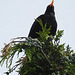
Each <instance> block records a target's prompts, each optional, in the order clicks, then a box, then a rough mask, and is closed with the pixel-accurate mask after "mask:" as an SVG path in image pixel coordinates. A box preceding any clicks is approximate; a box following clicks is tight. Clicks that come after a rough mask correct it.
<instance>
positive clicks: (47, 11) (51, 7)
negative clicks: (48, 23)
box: [45, 0, 54, 13]
mask: <svg viewBox="0 0 75 75" xmlns="http://www.w3.org/2000/svg"><path fill="white" fill-rule="evenodd" d="M53 3H54V0H52V2H51V4H50V5H48V6H47V9H46V12H45V13H54V6H53Z"/></svg>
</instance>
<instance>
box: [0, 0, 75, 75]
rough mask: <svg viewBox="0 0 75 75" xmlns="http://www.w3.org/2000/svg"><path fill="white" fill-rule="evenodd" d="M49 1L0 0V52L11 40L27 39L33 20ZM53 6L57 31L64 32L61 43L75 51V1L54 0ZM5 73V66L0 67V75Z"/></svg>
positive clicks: (43, 10) (42, 11) (41, 12)
mask: <svg viewBox="0 0 75 75" xmlns="http://www.w3.org/2000/svg"><path fill="white" fill-rule="evenodd" d="M51 1H52V0H0V51H1V49H2V48H3V47H4V43H8V42H10V40H11V39H12V38H15V37H22V36H24V37H27V35H28V33H29V30H30V27H31V25H32V24H33V22H34V19H35V18H37V17H38V16H39V15H41V14H43V13H44V12H45V9H46V7H47V5H49V4H50V3H51ZM54 6H55V16H56V20H57V23H58V30H64V35H63V37H62V38H61V43H66V45H67V44H69V45H70V46H71V47H72V49H74V50H75V45H74V44H75V26H74V25H75V0H55V1H54ZM5 71H7V69H6V68H5V65H4V66H3V67H0V75H4V74H3V73H4V72H5ZM13 74H14V75H16V73H15V72H14V73H12V74H10V75H13Z"/></svg>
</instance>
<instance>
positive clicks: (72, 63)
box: [0, 19, 75, 75]
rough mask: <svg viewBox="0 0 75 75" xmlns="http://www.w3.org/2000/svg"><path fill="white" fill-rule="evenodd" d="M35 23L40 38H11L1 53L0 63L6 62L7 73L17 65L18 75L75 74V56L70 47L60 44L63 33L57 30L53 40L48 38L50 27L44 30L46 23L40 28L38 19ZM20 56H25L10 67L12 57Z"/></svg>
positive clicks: (50, 37)
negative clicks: (40, 29)
mask: <svg viewBox="0 0 75 75" xmlns="http://www.w3.org/2000/svg"><path fill="white" fill-rule="evenodd" d="M37 22H39V23H40V25H41V27H42V30H43V31H39V32H38V33H37V34H39V35H40V37H39V38H37V39H32V38H30V37H17V38H14V39H12V41H11V42H10V43H8V44H6V45H5V47H4V48H3V50H2V55H1V56H0V57H1V60H0V64H1V65H3V64H4V62H6V67H7V68H9V71H8V72H7V73H11V72H13V71H14V70H15V69H16V68H17V67H18V66H20V67H19V68H18V70H17V72H18V73H19V75H75V53H74V52H73V50H71V47H70V46H69V45H67V46H65V43H64V44H60V38H61V37H62V35H63V30H60V31H59V30H58V31H57V33H56V35H55V37H53V36H52V35H50V36H49V35H48V34H49V33H50V29H51V27H50V28H49V29H46V25H47V24H45V25H44V26H43V24H42V21H41V20H40V19H39V20H37ZM20 53H24V56H23V57H21V58H20V59H19V60H18V61H16V63H15V65H14V66H13V67H11V65H12V61H13V58H14V55H15V54H17V55H18V56H19V54H20Z"/></svg>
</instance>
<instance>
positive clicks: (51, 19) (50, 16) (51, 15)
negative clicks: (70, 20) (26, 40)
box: [28, 0, 57, 38]
mask: <svg viewBox="0 0 75 75" xmlns="http://www.w3.org/2000/svg"><path fill="white" fill-rule="evenodd" d="M53 1H54V0H53ZM53 1H52V3H51V4H50V5H48V7H47V9H46V11H45V13H44V14H43V15H40V16H39V17H38V18H37V19H41V20H42V23H43V25H45V24H47V27H46V28H47V29H48V28H49V27H50V26H51V31H50V32H51V33H50V34H49V35H53V36H54V35H55V33H56V30H57V22H56V19H55V12H54V6H53ZM39 31H42V27H41V25H40V24H39V23H38V22H37V21H35V22H34V23H33V25H32V27H31V29H30V33H29V35H28V37H31V38H38V37H39V35H38V34H37V33H36V32H39Z"/></svg>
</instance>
